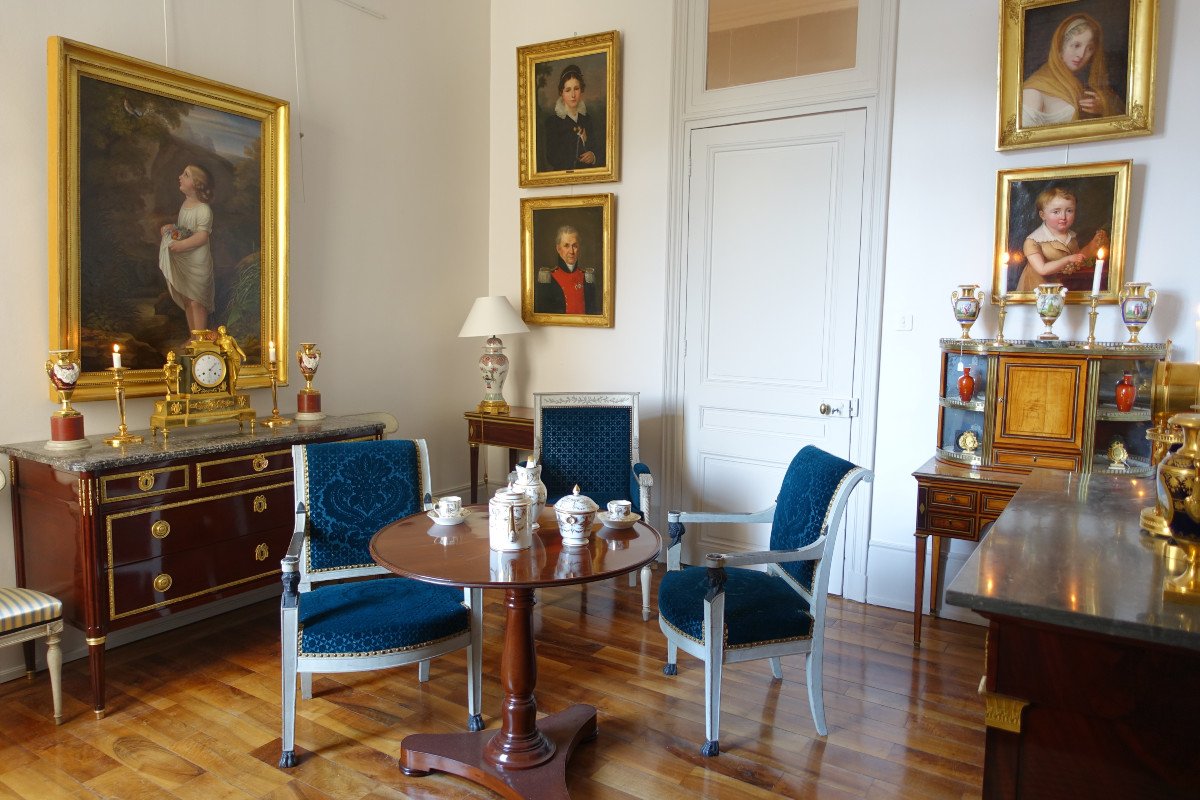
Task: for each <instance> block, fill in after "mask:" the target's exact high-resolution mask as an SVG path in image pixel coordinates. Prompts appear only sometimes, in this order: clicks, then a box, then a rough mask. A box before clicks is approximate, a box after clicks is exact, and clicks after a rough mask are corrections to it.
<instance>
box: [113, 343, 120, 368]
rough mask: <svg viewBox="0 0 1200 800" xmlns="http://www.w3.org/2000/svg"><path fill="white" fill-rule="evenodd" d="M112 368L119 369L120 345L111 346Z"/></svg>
mask: <svg viewBox="0 0 1200 800" xmlns="http://www.w3.org/2000/svg"><path fill="white" fill-rule="evenodd" d="M113 366H114V367H116V368H118V369H120V367H121V345H119V344H114V345H113Z"/></svg>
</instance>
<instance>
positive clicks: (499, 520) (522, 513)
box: [488, 486, 533, 550]
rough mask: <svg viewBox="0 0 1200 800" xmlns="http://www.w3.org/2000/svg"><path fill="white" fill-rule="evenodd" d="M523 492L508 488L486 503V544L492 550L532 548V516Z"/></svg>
mask: <svg viewBox="0 0 1200 800" xmlns="http://www.w3.org/2000/svg"><path fill="white" fill-rule="evenodd" d="M530 511H531V504H530V502H529V498H528V497H527V496H526V495H525V493H524V492H518V491H516V490H514V489H513V487H511V486H509V487H506V488H504V489H501V490H499V491H498V492H496V496H495V497H493V498H492V499H491V500H489V501H488V543H489V544H490V545H491V548H492V549H493V550H524V549H526V548H528V547H532V546H533V516H532V515H531V514H530Z"/></svg>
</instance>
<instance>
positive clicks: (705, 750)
mask: <svg viewBox="0 0 1200 800" xmlns="http://www.w3.org/2000/svg"><path fill="white" fill-rule="evenodd" d="M720 753H721V745H720V744H719V743H718V742H717V740H716V739H712V740H710V741H707V742H705V743H704V747H701V748H700V755H702V756H704V757H705V758H707V757H709V756H715V755H720Z"/></svg>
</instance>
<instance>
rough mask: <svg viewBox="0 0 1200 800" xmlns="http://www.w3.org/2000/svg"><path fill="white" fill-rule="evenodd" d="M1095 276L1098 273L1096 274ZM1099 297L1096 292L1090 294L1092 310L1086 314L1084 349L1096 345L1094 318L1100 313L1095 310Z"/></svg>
mask: <svg viewBox="0 0 1200 800" xmlns="http://www.w3.org/2000/svg"><path fill="white" fill-rule="evenodd" d="M1096 274H1097V275H1099V274H1100V273H1099V272H1097V273H1096ZM1099 300H1100V295H1099V293H1098V292H1095V291H1093V292H1092V310H1091V311H1089V312H1088V338H1087V344H1085V345H1084V347H1091V346H1092V345H1094V344H1095V343H1096V317H1098V316H1100V312H1099V311H1097V310H1096V303H1097V302H1099Z"/></svg>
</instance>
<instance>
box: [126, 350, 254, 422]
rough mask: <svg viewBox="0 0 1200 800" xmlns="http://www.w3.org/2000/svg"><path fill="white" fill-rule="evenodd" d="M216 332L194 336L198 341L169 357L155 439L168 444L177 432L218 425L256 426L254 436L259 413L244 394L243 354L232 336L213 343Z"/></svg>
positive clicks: (153, 418)
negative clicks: (239, 380) (240, 371)
mask: <svg viewBox="0 0 1200 800" xmlns="http://www.w3.org/2000/svg"><path fill="white" fill-rule="evenodd" d="M212 338H213V335H212V333H211V332H210V331H192V338H191V340H190V341H188V342H187V343H186V344H185V345H184V346H183V349H182V351H181V352H180V353H179V354H178V355H176V354H175V352H174V351H172V352H170V353H168V354H167V363H166V364H164V365H163V382H164V383H165V384H166V388H167V392H166V397H165V398H164V399H162V400H157V401H155V403H154V413H153V414H151V415H150V435H151V437H154V436H156V435H157V434H158V432H159V431H162V435H163V441H164V442H165V441H166V440H167V436H168V434H169V433H170V431H171V429H172V428H188V427H192V426H194V425H209V424H213V423H217V422H234V421H236V422H237V423H238V427H239V428H240V427H243V425H244V423H246V422H249V423H250V432H251V433H253V432H254V425H255V416H254V409H252V408H251V407H250V397H249V396H248V395H244V394H238V393H237V392H236V388H237V374H238V369H239V368H240V366H241V362H242V359H244V358H245V355H244V353H242V349H241V348H240V347H239V346H238V344H237V342H236V341H234V339H233V337H232V336H230V335H229V334H228V333H224V334H222V335H220V336H219V337H218V341H211V339H212Z"/></svg>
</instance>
